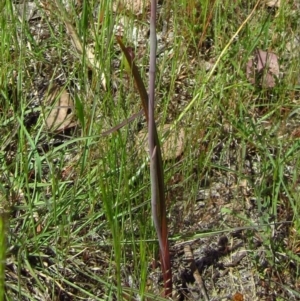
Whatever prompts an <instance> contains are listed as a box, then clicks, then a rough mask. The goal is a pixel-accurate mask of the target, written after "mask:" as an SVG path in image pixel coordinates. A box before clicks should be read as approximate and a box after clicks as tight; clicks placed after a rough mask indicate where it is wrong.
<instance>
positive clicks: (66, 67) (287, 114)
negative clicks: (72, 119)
mask: <svg viewBox="0 0 300 301" xmlns="http://www.w3.org/2000/svg"><path fill="white" fill-rule="evenodd" d="M53 3H54V2H53ZM59 3H60V2H59ZM197 3H198V2H197ZM197 3H196V2H195V1H180V3H174V4H173V3H172V2H169V3H164V4H163V8H167V9H169V13H170V18H168V21H169V24H168V25H169V26H168V27H167V28H168V31H169V32H167V33H166V36H165V37H164V38H165V41H166V43H165V45H164V46H165V48H164V49H165V50H164V51H163V52H162V53H160V54H159V56H158V58H157V69H158V78H157V82H156V84H157V86H156V87H157V96H158V97H157V98H158V99H157V104H158V107H157V120H158V122H159V123H164V122H165V120H167V121H168V122H169V123H172V124H173V125H176V126H175V127H174V128H176V127H184V128H185V130H186V148H185V152H184V154H183V155H182V157H181V158H179V159H177V161H176V160H175V161H176V162H174V160H173V161H172V160H171V161H169V162H165V163H164V170H165V182H166V190H167V212H168V219H169V221H170V233H171V236H170V242H171V243H170V245H171V248H172V247H174V249H175V250H177V249H176V243H178V242H181V243H186V242H191V241H194V239H201V243H202V245H203V244H204V243H206V240H205V239H206V238H205V237H207V236H211V237H215V236H216V235H218V234H220V233H221V232H222V233H231V231H232V229H233V230H234V229H236V228H239V227H242V228H243V229H245V228H247V227H251V231H250V230H249V231H248V232H247V233H246V234H247V235H246V236H245V238H244V243H245V245H246V247H247V248H246V249H248V250H251V252H250V253H249V256H248V259H249V262H250V263H249V267H250V268H251V271H252V272H253V280H255V279H256V278H255V277H256V275H259V277H260V278H261V279H262V280H264V281H265V283H270V285H269V291H272V290H273V291H275V290H276V294H277V295H278V296H282V298H290V299H292V298H294V299H295V300H296V299H297V298H298V297H299V296H298V295H297V279H298V278H299V259H298V251H299V250H298V249H299V231H300V230H299V223H298V222H297V221H298V219H299V213H298V212H299V202H298V199H299V197H298V190H299V189H298V184H299V177H298V174H299V158H298V157H299V156H298V150H299V143H298V136H297V129H298V126H299V119H298V105H299V103H298V96H299V95H298V94H299V88H298V86H299V84H298V73H297V72H298V71H297V70H298V69H297V62H298V56H297V53H298V52H297V51H296V50H293V49H297V47H296V46H297V43H296V44H293V45H289V43H290V42H291V41H294V37H295V34H294V33H295V32H296V31H297V29H298V23H297V20H298V18H297V17H296V15H297V12H295V10H294V9H293V6H292V5H290V4H289V3H284V4H282V6H281V7H280V8H279V10H277V11H276V12H275V13H273V12H272V11H271V12H270V11H268V10H267V9H265V7H264V6H261V5H259V6H258V7H257V8H256V9H255V10H254V12H255V13H254V14H253V16H252V18H250V19H249V20H248V21H247V22H245V20H246V18H247V17H248V16H249V15H250V13H251V10H252V9H253V8H254V6H255V4H256V2H255V1H246V2H245V1H235V2H230V1H227V2H226V1H225V2H224V1H214V2H213V3H212V2H209V1H200V2H199V3H200V8H199V9H200V11H197V10H198V7H197ZM98 4H99V6H97V5H98ZM15 5H16V4H11V3H10V2H6V5H5V6H4V7H3V9H1V12H2V13H1V16H0V31H1V33H0V36H1V47H0V51H1V52H0V60H1V61H0V64H1V66H2V67H1V70H0V90H1V95H0V104H1V110H0V134H1V137H3V141H4V142H3V144H2V146H1V153H0V161H1V167H0V169H1V185H0V189H1V192H0V195H1V202H2V203H1V205H2V204H3V201H2V196H3V198H4V199H5V200H6V202H8V207H9V210H8V220H9V229H8V230H7V236H8V237H7V249H6V268H5V284H3V280H2V281H0V282H1V286H2V287H4V288H5V292H4V293H5V296H4V298H5V299H6V300H36V299H38V298H41V296H42V297H43V298H47V299H49V300H55V299H57V298H73V299H74V300H77V299H78V300H79V299H80V298H82V299H88V298H90V299H93V300H103V299H113V298H118V299H122V298H124V299H126V298H138V297H140V298H151V297H152V298H154V297H155V298H157V299H158V300H159V299H161V300H163V298H161V297H158V295H159V293H160V292H159V290H160V289H161V287H160V285H159V284H157V283H155V281H153V280H152V282H151V280H150V279H153V278H151V277H150V276H153V274H155V272H156V271H155V268H153V267H152V265H151V263H152V262H155V260H153V258H155V257H156V252H157V242H156V236H155V233H154V231H153V225H152V222H151V219H150V212H151V208H150V177H149V172H148V165H147V163H146V162H144V161H143V159H140V158H139V157H138V156H137V153H138V151H137V149H136V146H135V145H136V144H135V143H134V140H135V133H137V131H138V129H139V128H141V127H144V126H145V120H144V119H142V118H139V119H136V120H134V121H133V122H131V123H129V124H128V125H126V126H125V127H123V128H121V129H119V130H118V131H116V132H114V133H112V134H111V135H106V136H103V135H101V134H102V133H103V132H104V131H106V130H109V129H110V128H112V127H113V126H115V125H116V124H118V123H120V122H121V121H122V120H124V119H126V118H128V117H130V116H131V115H132V114H134V113H136V112H137V111H138V110H139V109H140V107H139V98H138V95H137V93H136V90H135V87H134V85H133V84H132V83H131V82H130V81H128V78H125V77H124V78H123V76H122V74H123V73H124V71H123V70H121V69H122V65H121V64H120V61H121V53H120V50H119V47H118V46H117V44H116V42H115V40H114V31H113V28H114V25H115V22H116V20H118V18H119V15H118V13H116V15H114V14H113V13H112V6H111V4H109V3H108V1H106V2H101V3H97V1H84V6H83V7H82V8H80V7H75V6H72V5H71V6H70V7H69V8H68V9H66V8H64V11H62V10H58V9H56V10H53V9H52V10H47V7H38V11H39V12H40V14H41V15H40V17H39V18H40V19H38V21H34V20H30V21H27V20H25V13H24V15H23V16H20V18H19V17H18V15H17V14H16V13H15V11H14V6H15ZM165 5H169V6H171V7H165ZM183 8H184V9H183ZM78 11H79V12H80V13H77V12H78ZM64 14H65V15H64ZM143 16H147V14H144V15H143ZM66 17H68V20H72V22H70V24H71V25H72V26H73V27H74V30H75V32H76V34H77V35H78V39H79V40H80V42H81V43H82V47H83V52H82V53H79V52H78V51H77V49H76V47H74V45H73V44H72V41H71V37H70V34H69V33H68V31H67V29H66V25H65V22H64V21H65V18H66ZM127 17H128V16H127ZM129 18H130V21H131V26H132V27H133V26H135V25H134V24H138V25H137V27H138V28H139V29H141V28H147V26H148V25H147V24H146V25H145V22H146V21H147V20H146V19H145V20H144V19H142V20H141V19H138V18H137V19H136V20H133V19H134V15H130V16H129ZM91 20H93V21H91ZM193 23H195V24H193ZM198 23H199V24H198ZM39 26H42V28H43V30H44V32H46V35H45V36H44V37H43V38H41V35H42V32H40V33H38V34H37V35H36V34H35V33H34V31H33V28H35V29H36V28H39ZM195 26H196V27H195ZM131 29H132V28H131ZM126 30H128V31H129V28H127V29H126V28H125V31H126ZM141 31H142V30H141ZM172 32H173V35H174V38H173V39H172V34H171V33H172ZM168 34H169V35H168ZM208 38H210V39H209V40H208ZM168 39H170V40H168ZM208 41H209V43H206V42H208ZM127 42H128V43H129V44H130V43H132V42H133V41H130V40H128V41H127ZM200 42H201V43H200ZM142 43H143V44H144V48H145V49H144V50H145V52H144V55H140V56H139V55H137V57H136V60H135V63H136V64H137V65H138V67H139V68H140V71H141V74H142V77H143V78H146V76H147V72H148V70H147V68H148V48H147V45H148V40H147V35H145V36H144V40H143V41H142ZM168 43H170V44H168ZM132 44H133V43H132ZM133 45H134V46H135V47H136V48H137V49H139V47H140V45H139V44H138V43H137V44H133ZM159 46H160V45H159ZM200 46H201V47H200ZM290 46H292V47H291V48H290ZM88 47H89V49H92V50H93V55H94V57H95V62H99V64H95V65H92V64H90V62H89V60H88V58H87V52H86V51H87V49H88ZM293 47H296V48H293ZM255 48H261V49H264V50H271V51H273V52H275V53H276V54H277V55H278V56H279V59H280V64H281V66H282V69H281V70H282V73H283V74H282V75H283V76H282V77H280V78H279V81H278V84H277V85H276V87H275V88H274V89H273V90H267V89H261V88H259V87H254V86H253V85H251V84H250V83H249V82H248V80H247V78H246V74H245V64H246V63H247V61H248V59H249V57H250V56H251V54H252V52H253V50H254V49H255ZM287 48H288V49H292V50H290V52H286V49H287ZM162 49H163V48H162ZM207 63H209V64H208V67H205V66H204V65H205V64H206V66H207ZM207 68H208V69H207ZM207 70H208V71H207ZM102 74H104V75H105V79H106V83H107V85H106V89H104V87H103V85H102V82H103V78H102ZM49 82H51V83H52V84H53V83H54V84H59V85H63V86H64V87H66V89H67V90H68V91H69V92H70V93H71V95H72V97H74V101H75V113H76V115H77V121H78V126H77V128H75V129H72V130H71V129H70V130H69V131H66V132H64V133H60V135H56V134H53V133H49V132H47V131H46V130H45V128H44V126H43V124H44V119H43V116H42V114H40V112H41V110H42V109H41V108H40V107H41V106H42V105H43V100H44V93H43V91H44V90H45V91H47V89H48V84H49ZM46 94H47V93H46ZM171 109H172V110H173V111H171ZM58 138H59V139H60V140H59V139H58ZM216 182H217V183H219V184H220V183H221V184H222V183H225V184H224V185H220V186H221V187H225V188H226V189H228V190H229V192H226V191H228V190H224V191H218V192H219V195H220V196H219V197H218V196H217V194H215V195H214V196H212V197H210V198H208V199H204V200H202V199H201V200H200V201H199V191H203V190H204V191H205V192H208V191H210V193H211V194H212V191H213V190H214V189H215V186H216V185H215V183H216ZM201 202H202V203H201ZM220 204H221V205H220ZM199 206H202V207H200V210H198V209H197V210H196V209H195V208H199ZM210 216H211V219H212V220H213V223H207V222H206V221H207V219H208V218H209V217H210ZM256 229H259V231H256ZM202 230H203V231H204V230H205V231H207V230H208V233H207V232H205V233H203V231H202ZM254 230H255V231H254ZM224 231H225V232H224ZM183 234H184V235H183ZM228 235H229V234H228ZM0 237H2V238H1V239H2V240H3V239H4V235H3V231H2V232H1V231H0ZM256 239H259V241H260V242H261V244H262V248H261V249H259V252H260V254H263V256H261V257H262V258H264V261H263V262H262V261H261V260H260V258H258V256H257V255H256V254H257V252H258V251H257V250H258V249H257V248H258V247H257V245H256ZM2 246H3V244H2V245H1V247H2ZM199 246H200V244H199ZM208 246H210V244H208ZM199 248H200V247H199ZM4 250H5V249H4V248H2V249H1V254H3V252H4ZM177 253H178V254H179V253H180V252H177ZM177 253H175V255H174V257H173V258H172V265H173V266H172V268H173V273H174V276H176V275H177V274H178V275H179V276H180V273H179V272H178V271H179V270H180V269H179V268H178V269H177V268H176V264H177V261H178V262H179V261H181V257H180V256H179V255H177ZM2 259H3V257H2ZM1 267H3V266H2V265H1ZM208 270H209V269H207V271H208ZM233 270H238V268H237V267H236V268H233ZM176 273H177V274H176ZM278 275H279V276H280V277H281V278H280V279H281V280H279V276H278ZM282 275H288V277H282ZM203 276H204V279H205V280H206V279H207V278H205V277H209V275H208V274H205V271H203ZM275 276H276V277H278V278H274V277H275ZM274 279H277V280H276V281H278V282H279V281H281V284H280V285H277V284H275V283H274V282H273V280H274ZM253 282H254V283H255V284H256V285H257V287H256V288H257V290H253V292H255V291H260V292H262V288H261V287H260V286H259V283H258V282H256V281H253ZM209 283H210V282H209V281H207V282H206V285H207V286H208V288H210V286H209ZM218 285H219V283H218ZM1 286H0V294H1ZM278 287H280V290H279V289H278ZM218 288H219V291H218V292H219V294H221V293H222V294H223V292H225V289H224V291H223V290H222V289H221V288H220V287H218ZM228 289H232V287H230V288H228ZM239 290H241V291H243V290H244V291H245V298H246V297H247V296H248V297H249V298H254V297H257V296H254V295H251V294H250V293H246V286H243V284H241V285H239ZM2 291H3V290H2ZM212 291H213V290H212ZM227 293H228V291H227ZM229 293H231V294H232V291H231V292H229ZM224 294H225V293H224ZM247 294H249V295H247ZM264 294H265V295H267V293H264Z"/></svg>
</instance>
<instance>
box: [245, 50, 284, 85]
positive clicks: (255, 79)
mask: <svg viewBox="0 0 300 301" xmlns="http://www.w3.org/2000/svg"><path fill="white" fill-rule="evenodd" d="M246 75H247V78H248V80H249V81H250V83H252V84H255V85H256V84H258V85H260V86H261V87H262V88H273V87H275V85H276V79H277V78H278V77H279V63H278V57H277V55H276V54H275V53H273V52H268V51H264V50H261V49H257V50H255V52H254V58H252V59H250V60H249V61H248V63H247V66H246Z"/></svg>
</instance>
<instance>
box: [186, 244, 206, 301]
mask: <svg viewBox="0 0 300 301" xmlns="http://www.w3.org/2000/svg"><path fill="white" fill-rule="evenodd" d="M184 255H185V257H186V259H187V261H188V262H189V263H190V269H191V271H192V273H193V276H194V278H195V281H196V282H197V284H198V285H199V288H200V291H201V294H202V296H203V298H204V300H205V301H209V298H208V295H207V292H206V288H205V285H204V282H203V280H202V277H201V275H200V273H199V271H198V269H197V266H196V263H195V260H194V256H193V251H192V248H191V246H190V245H185V246H184Z"/></svg>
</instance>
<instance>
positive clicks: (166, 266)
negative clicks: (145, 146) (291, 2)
mask: <svg viewBox="0 0 300 301" xmlns="http://www.w3.org/2000/svg"><path fill="white" fill-rule="evenodd" d="M156 6H157V3H156V0H151V15H150V64H149V65H150V66H149V67H150V69H149V103H148V108H149V112H148V114H149V122H148V139H149V155H150V181H151V208H152V218H153V222H154V226H155V229H156V233H157V236H158V241H159V248H160V257H161V264H162V273H163V279H164V295H165V296H166V297H167V296H170V295H171V294H172V273H171V264H170V254H169V245H168V227H167V218H166V205H165V191H164V190H165V188H164V172H163V164H162V157H161V151H160V145H159V140H158V137H157V131H156V126H155V120H154V102H155V71H156V47H157V39H156Z"/></svg>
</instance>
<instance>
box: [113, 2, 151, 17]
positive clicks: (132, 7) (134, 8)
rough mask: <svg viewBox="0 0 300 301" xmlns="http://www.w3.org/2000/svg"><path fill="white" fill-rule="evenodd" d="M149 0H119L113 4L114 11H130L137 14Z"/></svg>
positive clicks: (147, 4)
mask: <svg viewBox="0 0 300 301" xmlns="http://www.w3.org/2000/svg"><path fill="white" fill-rule="evenodd" d="M149 3H150V2H149V1H145V0H119V1H117V2H116V3H114V4H113V10H114V12H122V11H124V10H127V11H130V12H131V13H133V14H135V15H137V14H140V13H142V12H143V11H144V10H145V8H146V7H149Z"/></svg>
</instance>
